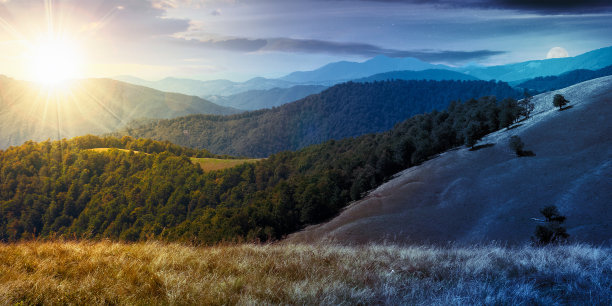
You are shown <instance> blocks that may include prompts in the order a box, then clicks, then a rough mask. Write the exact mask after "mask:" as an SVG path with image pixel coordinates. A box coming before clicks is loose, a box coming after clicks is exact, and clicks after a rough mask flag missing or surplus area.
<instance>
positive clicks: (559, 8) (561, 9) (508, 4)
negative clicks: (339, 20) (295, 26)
mask: <svg viewBox="0 0 612 306" xmlns="http://www.w3.org/2000/svg"><path fill="white" fill-rule="evenodd" d="M340 1H345V0H340ZM360 1H366V2H388V3H405V4H419V5H433V6H437V7H449V8H457V7H460V8H461V7H464V8H482V9H503V10H519V11H526V12H533V13H540V14H584V13H597V12H599V13H601V12H602V11H612V2H611V1H610V0H463V1H456V0H360Z"/></svg>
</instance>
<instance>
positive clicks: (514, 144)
mask: <svg viewBox="0 0 612 306" xmlns="http://www.w3.org/2000/svg"><path fill="white" fill-rule="evenodd" d="M508 144H509V145H510V148H511V149H512V150H513V151H514V152H515V153H516V156H522V155H523V148H525V143H523V141H522V140H521V138H520V137H518V136H516V135H514V136H512V137H510V142H509V143H508Z"/></svg>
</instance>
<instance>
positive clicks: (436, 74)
mask: <svg viewBox="0 0 612 306" xmlns="http://www.w3.org/2000/svg"><path fill="white" fill-rule="evenodd" d="M387 80H432V81H443V80H458V81H476V80H478V78H475V77H473V76H470V75H467V74H463V73H460V72H457V71H452V70H444V69H427V70H422V71H391V72H383V73H378V74H375V75H372V76H369V77H365V78H361V79H355V80H353V82H374V81H387Z"/></svg>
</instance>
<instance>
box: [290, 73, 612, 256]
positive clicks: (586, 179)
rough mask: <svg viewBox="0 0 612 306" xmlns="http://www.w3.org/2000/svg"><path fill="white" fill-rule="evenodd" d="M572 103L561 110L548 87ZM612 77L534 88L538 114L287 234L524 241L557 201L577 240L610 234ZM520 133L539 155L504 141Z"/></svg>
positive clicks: (600, 239)
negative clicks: (520, 152)
mask: <svg viewBox="0 0 612 306" xmlns="http://www.w3.org/2000/svg"><path fill="white" fill-rule="evenodd" d="M555 94H562V95H564V96H565V97H566V98H567V99H568V100H570V101H571V103H570V105H571V108H567V109H565V110H563V111H559V109H558V108H556V107H554V106H553V105H552V100H553V96H554V95H555ZM611 100H612V77H604V78H600V79H595V80H591V81H588V82H585V83H581V84H577V85H574V86H572V87H568V88H565V89H562V90H558V91H553V92H548V93H545V94H541V95H538V96H535V97H534V98H533V101H534V102H535V104H536V109H535V112H534V113H535V115H534V116H532V117H531V118H529V119H527V120H524V121H521V122H520V123H519V124H517V125H516V126H515V127H514V128H512V129H510V130H507V129H504V130H501V131H498V132H495V133H493V134H490V135H488V136H487V137H485V138H484V139H482V141H481V142H480V144H482V145H485V144H488V145H487V146H485V147H484V148H482V149H480V150H477V151H471V150H468V149H467V148H461V149H458V150H453V151H448V152H446V153H444V154H441V155H440V156H438V157H436V158H434V159H432V160H429V161H427V162H425V163H423V164H422V165H420V166H416V167H413V168H410V169H407V170H406V171H403V172H401V173H400V174H399V175H398V176H397V177H396V178H394V179H392V180H390V181H389V182H387V183H385V184H383V185H382V186H380V187H378V188H377V189H375V190H374V191H372V192H371V193H370V194H369V195H368V196H367V197H366V198H364V199H363V200H360V201H358V202H355V203H354V204H352V205H351V206H350V207H349V208H348V209H346V210H344V211H343V212H342V214H340V215H339V216H338V217H336V218H334V219H333V220H331V221H330V222H328V223H325V224H322V225H319V226H313V227H311V228H309V229H307V230H305V231H303V232H301V233H298V234H296V235H295V236H294V237H292V238H291V239H290V241H301V242H304V241H322V240H332V241H335V242H339V243H353V242H359V243H369V242H375V241H396V242H401V243H407V244H420V243H441V244H446V243H447V242H448V241H453V242H455V243H459V244H461V243H478V242H486V241H491V240H496V241H503V242H511V243H519V244H522V243H526V242H529V240H530V236H531V235H533V233H534V230H535V227H536V225H538V222H536V221H534V220H533V218H541V217H542V216H541V215H540V213H539V210H540V209H541V208H543V207H544V206H548V205H556V206H557V207H558V208H559V210H560V212H561V214H562V215H564V216H566V217H567V221H566V227H567V229H568V233H569V234H570V235H571V236H570V238H571V239H573V240H574V241H582V242H590V243H595V244H600V243H611V242H612V237H611V236H610V233H611V232H612V224H611V223H610V220H612V210H610V198H612V160H611V158H610V157H611V156H612V138H611V137H610V130H612V121H610V120H609V118H610V117H611V116H612V104H611V103H610V101H611ZM514 135H516V136H519V137H520V138H521V139H522V140H523V142H524V143H525V145H526V149H527V150H530V151H533V153H535V156H532V157H520V158H519V157H517V156H516V155H515V154H514V152H513V151H512V150H511V149H510V148H509V146H508V141H509V138H510V137H511V136H514Z"/></svg>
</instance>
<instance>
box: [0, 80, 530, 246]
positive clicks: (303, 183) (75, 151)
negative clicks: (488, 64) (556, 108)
mask: <svg viewBox="0 0 612 306" xmlns="http://www.w3.org/2000/svg"><path fill="white" fill-rule="evenodd" d="M395 84H397V83H395ZM432 84H435V83H432ZM457 84H459V85H461V83H457ZM486 84H487V83H484V85H486ZM392 85H394V83H378V84H374V86H383V87H384V86H392ZM345 86H349V87H350V86H356V85H355V84H347V85H345ZM358 86H366V85H358ZM332 92H333V91H332ZM521 113H522V110H521V107H520V106H519V105H518V103H517V102H516V101H515V100H512V99H507V100H504V101H502V102H499V103H498V102H496V101H495V99H491V98H483V99H480V100H478V101H477V100H470V101H468V102H466V103H451V105H450V106H449V108H448V110H445V111H434V112H431V113H428V114H422V115H418V116H414V117H412V118H410V119H408V120H405V121H403V122H401V123H400V124H397V125H396V126H395V127H394V128H393V129H392V130H390V131H387V132H384V133H379V134H369V135H364V136H361V137H357V138H348V139H344V140H340V141H333V140H331V141H328V142H326V143H324V144H320V145H315V146H310V147H308V148H305V149H302V150H300V151H297V152H283V153H278V154H274V155H272V156H270V157H269V158H268V159H266V160H262V161H260V162H257V163H255V164H252V163H251V164H243V165H240V166H237V167H235V168H231V169H226V170H222V171H211V172H203V171H202V169H201V168H200V167H199V166H198V165H195V164H193V163H192V162H191V160H190V158H189V157H207V156H212V154H210V153H209V152H208V151H203V150H194V149H188V148H181V147H178V146H175V145H172V144H170V143H168V142H164V143H162V142H156V141H151V140H148V139H147V140H145V139H133V138H131V137H123V138H121V139H119V138H113V137H106V138H99V137H96V136H83V137H77V138H74V139H72V140H62V141H55V142H49V141H45V142H41V143H34V142H27V143H25V144H23V145H21V146H18V147H11V148H9V149H7V150H4V151H0V240H2V241H14V240H19V239H31V238H34V237H51V236H66V237H84V238H102V237H108V238H112V239H121V240H128V241H132V240H144V239H147V238H156V239H164V240H180V241H191V242H196V243H216V242H220V241H238V240H244V239H247V240H252V239H260V240H267V239H276V238H280V237H282V236H284V235H286V234H288V233H291V232H294V231H296V230H298V229H300V228H302V227H303V226H305V225H307V224H313V223H318V222H321V221H323V220H326V219H328V218H330V217H332V216H334V215H335V214H337V212H338V211H339V210H340V209H341V208H342V207H344V206H345V205H347V204H348V203H349V202H350V201H351V200H356V199H359V198H361V197H362V196H363V195H364V193H365V192H366V191H368V190H370V189H371V188H373V187H376V186H378V185H379V184H381V183H382V182H383V181H385V180H386V179H387V178H389V177H390V176H391V175H393V174H394V173H396V172H398V171H399V170H402V169H405V168H407V167H410V166H412V165H415V164H418V163H421V162H423V161H425V160H426V159H427V158H429V157H431V156H433V155H435V154H438V153H440V152H443V151H445V150H448V149H450V148H452V147H455V146H459V145H462V144H464V143H465V142H466V141H467V142H468V144H473V142H474V140H475V139H478V138H479V137H482V136H483V135H485V134H487V133H489V132H491V131H494V130H497V129H498V128H501V127H504V126H508V124H509V123H511V122H512V121H514V120H516V119H517V118H518V117H519V116H520V114H521ZM99 147H110V148H118V149H128V150H136V151H141V152H142V153H133V152H124V151H121V150H110V151H107V152H104V151H102V152H96V151H94V150H90V149H92V148H99Z"/></svg>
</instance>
